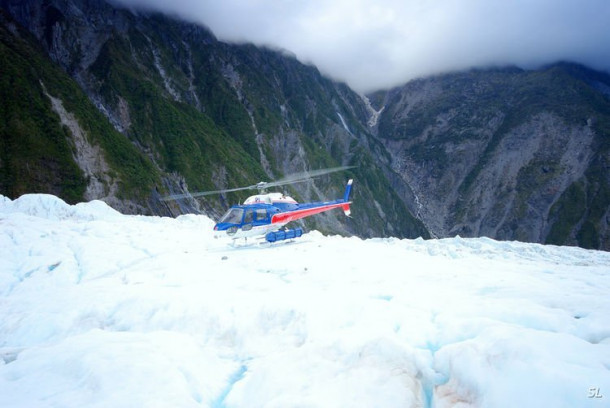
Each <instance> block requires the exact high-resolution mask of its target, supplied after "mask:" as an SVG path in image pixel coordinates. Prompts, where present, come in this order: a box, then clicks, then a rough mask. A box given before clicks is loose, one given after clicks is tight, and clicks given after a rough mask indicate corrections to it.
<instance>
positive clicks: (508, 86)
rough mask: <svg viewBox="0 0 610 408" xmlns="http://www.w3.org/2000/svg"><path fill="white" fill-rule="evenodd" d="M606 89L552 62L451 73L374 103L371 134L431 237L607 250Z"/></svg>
mask: <svg viewBox="0 0 610 408" xmlns="http://www.w3.org/2000/svg"><path fill="white" fill-rule="evenodd" d="M608 84H610V78H609V77H608V76H607V75H603V74H599V73H596V72H593V71H590V70H587V69H585V68H584V67H579V66H576V65H571V64H556V65H553V66H550V67H547V68H545V69H542V70H539V71H531V72H526V71H521V70H517V69H506V70H495V71H494V70H489V71H472V72H467V73H459V74H451V75H444V76H439V77H434V78H428V79H423V80H418V81H414V82H412V83H409V84H407V85H405V86H404V87H401V88H396V89H393V90H391V91H389V92H387V93H379V94H377V95H373V96H371V98H372V99H376V100H377V101H383V106H384V110H383V112H382V113H381V116H380V119H379V125H378V127H377V129H376V130H377V133H376V134H377V136H378V138H379V140H381V141H382V142H383V144H384V145H385V146H386V148H387V151H388V152H389V153H390V155H391V156H392V168H393V169H394V170H395V171H396V172H397V173H398V174H400V179H398V180H396V181H395V184H400V183H404V184H406V185H408V186H409V188H410V191H411V192H412V193H410V194H402V196H403V197H404V198H405V201H406V202H408V203H409V202H410V205H411V210H412V211H413V212H414V213H416V214H418V216H419V217H420V218H421V220H422V221H423V222H424V224H425V225H426V226H427V227H428V228H429V230H430V232H431V234H432V235H434V236H439V237H446V236H454V235H460V236H466V237H472V236H489V237H492V238H497V239H503V240H522V241H529V242H544V243H557V244H566V243H567V244H573V245H583V246H588V247H593V248H604V249H609V248H610V247H609V243H608V238H609V232H608V220H609V219H608V214H609V208H610V207H609V206H610V201H609V198H610V189H609V186H610V183H609V177H610V176H609V172H608V169H609V168H610V155H609V137H610V129H609V128H608V124H609V123H610V121H609V116H608V114H609V113H610V100H609V99H608V98H607V96H604V93H603V92H600V91H601V90H603V89H607V85H608ZM378 103H379V102H378ZM411 197H413V199H410V198H411Z"/></svg>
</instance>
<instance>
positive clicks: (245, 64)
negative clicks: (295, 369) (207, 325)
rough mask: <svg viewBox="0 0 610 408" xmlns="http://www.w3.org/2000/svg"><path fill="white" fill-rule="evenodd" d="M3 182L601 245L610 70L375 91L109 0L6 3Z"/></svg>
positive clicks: (386, 229)
mask: <svg viewBox="0 0 610 408" xmlns="http://www.w3.org/2000/svg"><path fill="white" fill-rule="evenodd" d="M0 5H1V6H2V9H3V10H4V12H3V13H2V25H1V28H0V30H1V31H0V33H1V35H2V44H1V46H2V48H1V49H0V52H1V53H2V60H1V61H2V69H3V72H8V73H9V75H3V77H2V85H1V86H2V88H1V89H0V91H1V92H2V95H1V96H2V101H3V102H2V105H3V106H2V111H0V114H1V115H3V116H2V118H1V120H2V124H1V125H0V126H2V128H1V131H2V141H1V143H2V146H1V150H0V193H2V194H4V195H6V196H9V197H13V198H15V197H17V196H19V195H21V194H23V193H25V192H48V193H52V194H55V195H58V196H60V197H62V198H64V199H66V200H67V201H68V202H77V201H82V200H91V199H103V200H104V201H106V202H107V203H109V204H110V205H112V206H113V207H114V208H116V209H118V210H120V211H121V212H123V213H131V214H134V213H139V214H156V215H171V216H176V215H178V214H181V213H185V212H203V213H205V214H208V215H210V216H212V217H217V216H218V215H219V214H220V213H222V212H223V211H224V210H225V209H226V208H227V207H228V206H229V205H231V204H233V203H236V202H238V201H241V200H243V199H244V198H245V197H246V195H247V193H230V194H227V195H223V196H220V197H205V198H201V199H197V200H193V199H191V200H181V201H178V202H174V203H166V202H163V201H161V200H160V198H161V197H162V196H164V195H167V194H175V193H182V192H187V191H191V192H192V191H201V190H216V189H222V188H227V187H236V186H241V185H251V184H254V183H256V182H257V181H260V180H272V179H277V178H280V177H282V176H284V175H287V174H291V173H295V172H300V171H304V170H313V169H318V168H325V167H334V166H339V165H355V166H357V167H356V168H355V169H353V170H351V171H349V172H345V173H341V174H333V175H330V176H325V177H323V178H320V179H316V180H315V181H314V182H313V183H307V184H301V185H295V186H293V187H289V188H287V193H289V194H290V195H292V196H294V197H295V198H297V199H298V200H300V201H315V200H321V199H334V198H336V197H338V196H340V195H341V191H342V189H343V185H344V182H345V180H346V179H347V178H348V177H353V178H354V179H355V187H354V194H353V199H354V206H353V208H354V217H353V218H351V219H347V218H345V217H343V214H340V212H339V213H338V214H325V215H321V216H317V217H312V218H311V219H309V220H308V221H307V222H306V223H307V225H306V226H307V227H308V228H316V229H319V230H321V231H323V232H328V233H339V234H343V235H350V234H357V235H359V236H361V237H373V236H397V237H411V238H415V237H419V236H421V237H424V238H427V237H429V236H434V237H450V236H455V235H460V236H463V237H477V236H488V237H491V238H496V239H502V240H520V241H528V242H540V243H550V244H561V245H578V246H582V247H586V248H597V249H605V250H610V232H609V231H610V229H609V226H608V225H609V223H610V172H609V171H608V169H609V168H610V163H609V162H610V153H609V137H610V136H609V135H610V79H609V77H608V75H607V74H605V73H600V72H596V71H593V70H590V69H588V68H586V67H582V66H579V65H575V64H569V63H559V64H553V65H549V66H547V67H543V68H541V69H537V70H522V69H518V68H510V67H509V68H502V69H499V68H498V69H478V70H471V71H467V72H457V73H449V74H443V75H437V76H432V77H428V78H421V79H418V80H414V81H411V82H409V83H407V84H405V85H404V86H400V87H396V88H394V89H390V90H384V91H379V92H376V93H373V94H371V95H367V96H366V97H364V96H361V95H358V94H356V93H355V92H353V91H352V90H351V89H350V88H349V87H348V86H346V85H345V84H341V83H337V82H335V81H332V80H330V79H328V78H325V77H324V76H323V75H321V74H320V72H319V71H318V70H317V69H316V68H315V67H313V66H310V65H304V64H302V63H300V62H299V61H298V60H297V59H296V58H295V57H294V56H292V55H291V54H290V53H289V52H287V51H282V50H271V49H265V48H260V47H255V46H253V45H251V44H227V43H224V42H222V41H219V40H218V39H216V38H215V37H214V35H213V34H212V33H211V32H210V31H209V30H207V29H206V28H204V27H201V26H196V25H193V24H189V23H185V22H181V21H178V20H176V19H173V18H171V17H168V16H164V15H161V14H155V13H150V12H143V11H134V10H128V9H124V8H121V7H117V6H114V5H112V4H110V3H106V2H105V1H103V0H25V1H22V0H0Z"/></svg>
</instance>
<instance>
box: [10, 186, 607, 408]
mask: <svg viewBox="0 0 610 408" xmlns="http://www.w3.org/2000/svg"><path fill="white" fill-rule="evenodd" d="M354 216H357V209H355V214H354ZM212 227H213V222H212V221H211V220H209V219H208V218H206V217H203V216H195V215H188V216H181V217H178V218H177V219H170V218H162V217H142V216H124V215H121V214H119V213H117V212H116V211H114V210H112V209H110V208H109V207H108V206H106V205H105V204H104V203H102V202H99V201H98V202H91V203H86V204H78V205H76V206H70V205H67V204H66V203H64V202H63V201H61V200H59V199H58V198H56V197H53V196H49V195H27V196H23V197H21V198H19V199H17V200H14V201H11V200H9V199H7V198H5V197H2V196H0V407H28V408H29V407H170V406H171V407H191V406H192V407H213V408H220V407H437V408H440V407H514V406H519V407H541V406H549V407H551V406H552V407H604V406H608V404H609V402H608V401H609V399H610V254H609V253H606V252H601V251H589V250H584V249H580V248H571V247H556V246H544V245H534V244H524V243H518V242H498V241H494V240H491V239H486V238H481V239H463V238H454V239H442V240H427V241H425V240H421V239H417V240H398V239H370V240H361V239H358V238H342V237H325V236H323V235H321V234H320V233H318V232H310V233H308V234H305V235H304V236H303V237H302V238H300V239H299V240H295V241H294V242H284V243H280V244H275V245H264V246H260V245H251V246H242V247H236V248H233V247H230V246H228V245H227V244H226V242H223V241H220V240H215V239H213V238H212Z"/></svg>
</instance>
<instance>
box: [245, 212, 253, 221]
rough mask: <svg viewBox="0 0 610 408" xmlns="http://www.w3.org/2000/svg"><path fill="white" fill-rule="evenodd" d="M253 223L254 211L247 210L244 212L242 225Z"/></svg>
mask: <svg viewBox="0 0 610 408" xmlns="http://www.w3.org/2000/svg"><path fill="white" fill-rule="evenodd" d="M252 221H254V211H252V210H248V211H246V216H245V217H244V224H248V223H251V222H252Z"/></svg>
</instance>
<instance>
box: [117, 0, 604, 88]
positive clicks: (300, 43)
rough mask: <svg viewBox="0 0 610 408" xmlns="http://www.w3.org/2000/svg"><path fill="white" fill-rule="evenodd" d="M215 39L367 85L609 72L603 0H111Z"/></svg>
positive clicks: (342, 79)
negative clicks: (476, 71)
mask: <svg viewBox="0 0 610 408" xmlns="http://www.w3.org/2000/svg"><path fill="white" fill-rule="evenodd" d="M115 1H119V2H121V3H123V4H128V5H136V6H142V5H145V6H147V7H148V8H152V9H155V10H160V11H164V12H171V13H174V14H177V15H178V16H179V17H182V18H184V19H187V20H190V21H194V22H200V23H202V24H204V25H206V26H207V27H209V28H210V29H211V30H212V31H213V32H214V34H215V35H216V36H217V37H218V38H219V39H220V40H223V41H229V42H253V43H255V44H259V45H267V46H272V47H278V48H282V49H286V50H289V51H291V52H293V53H294V54H296V56H297V58H298V59H299V60H300V61H302V62H305V63H313V64H314V65H316V66H317V67H318V68H319V69H320V71H321V72H322V73H323V74H325V75H327V76H330V77H331V78H333V79H337V80H341V81H345V82H347V83H348V84H349V85H350V86H351V87H352V88H353V89H354V90H356V91H359V92H368V91H372V90H377V89H381V88H387V87H390V86H394V85H399V84H403V83H405V82H407V81H408V80H410V79H413V78H416V77H421V76H426V75H429V74H434V73H440V72H446V71H450V70H456V69H465V68H469V67H473V66H476V67H485V66H490V65H506V64H516V65H518V66H521V67H524V68H534V67H536V66H539V65H541V64H546V63H550V62H554V61H557V60H570V61H574V62H579V63H583V64H587V65H589V66H591V67H593V68H596V69H600V70H606V71H608V70H610V0H115Z"/></svg>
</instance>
